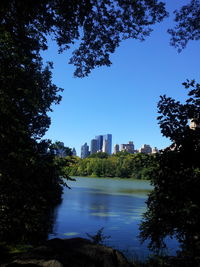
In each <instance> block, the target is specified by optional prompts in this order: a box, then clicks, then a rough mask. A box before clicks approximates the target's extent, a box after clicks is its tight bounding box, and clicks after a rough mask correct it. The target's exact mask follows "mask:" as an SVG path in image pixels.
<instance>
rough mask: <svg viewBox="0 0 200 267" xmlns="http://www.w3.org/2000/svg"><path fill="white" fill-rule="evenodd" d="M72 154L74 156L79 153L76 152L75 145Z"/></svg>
mask: <svg viewBox="0 0 200 267" xmlns="http://www.w3.org/2000/svg"><path fill="white" fill-rule="evenodd" d="M72 155H73V156H76V155H77V153H76V149H75V148H74V147H73V149H72Z"/></svg>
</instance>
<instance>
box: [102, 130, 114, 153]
mask: <svg viewBox="0 0 200 267" xmlns="http://www.w3.org/2000/svg"><path fill="white" fill-rule="evenodd" d="M103 148H104V149H103V150H105V151H103V152H106V153H108V154H109V155H111V153H112V134H105V135H103Z"/></svg>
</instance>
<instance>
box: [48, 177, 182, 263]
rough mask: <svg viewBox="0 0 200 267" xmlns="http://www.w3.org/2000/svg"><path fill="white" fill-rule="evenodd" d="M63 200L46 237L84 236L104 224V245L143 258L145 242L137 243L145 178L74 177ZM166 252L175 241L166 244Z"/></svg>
mask: <svg viewBox="0 0 200 267" xmlns="http://www.w3.org/2000/svg"><path fill="white" fill-rule="evenodd" d="M68 185H69V186H70V187H71V188H72V189H71V190H69V189H67V188H66V189H65V191H64V195H63V201H62V203H61V205H60V206H58V208H57V210H56V220H55V225H54V230H53V233H51V234H50V236H49V238H55V237H60V238H67V237H77V236H81V237H85V238H88V237H87V234H86V233H88V234H91V235H95V234H96V232H97V231H98V230H99V229H100V228H102V227H104V232H103V233H104V235H106V236H110V238H109V239H107V240H105V244H106V245H109V246H112V247H114V248H117V249H120V250H122V251H123V252H124V253H125V254H126V255H127V256H130V255H137V256H138V257H139V258H140V259H145V258H146V256H147V255H148V254H149V251H148V249H147V244H142V245H141V244H140V241H139V239H138V237H137V236H138V234H139V230H138V226H139V223H140V221H141V216H142V214H143V213H144V212H145V210H146V204H145V201H146V199H147V195H148V193H149V192H150V191H151V189H152V187H151V186H150V184H149V182H148V181H139V180H130V179H113V178H85V177H79V178H76V182H68ZM169 245H170V249H169V253H172V254H173V252H174V251H175V250H176V247H177V244H176V242H171V241H170V243H169Z"/></svg>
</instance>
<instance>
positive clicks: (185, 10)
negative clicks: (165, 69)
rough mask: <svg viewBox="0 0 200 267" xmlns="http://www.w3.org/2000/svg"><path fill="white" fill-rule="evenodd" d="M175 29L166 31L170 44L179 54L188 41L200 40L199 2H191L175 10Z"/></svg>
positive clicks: (194, 0)
mask: <svg viewBox="0 0 200 267" xmlns="http://www.w3.org/2000/svg"><path fill="white" fill-rule="evenodd" d="M174 13H175V23H176V24H175V27H174V28H173V29H170V30H168V32H169V33H170V34H171V44H172V45H173V46H175V47H176V48H177V49H178V51H179V52H180V51H181V50H182V49H184V48H185V47H186V46H187V44H188V42H189V41H190V40H199V39H200V1H199V0H191V1H189V2H188V3H187V4H186V5H184V6H182V7H181V9H180V10H175V11H174Z"/></svg>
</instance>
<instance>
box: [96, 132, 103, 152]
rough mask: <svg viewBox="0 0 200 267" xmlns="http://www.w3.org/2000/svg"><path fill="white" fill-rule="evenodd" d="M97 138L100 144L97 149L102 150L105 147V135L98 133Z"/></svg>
mask: <svg viewBox="0 0 200 267" xmlns="http://www.w3.org/2000/svg"><path fill="white" fill-rule="evenodd" d="M95 139H96V140H97V146H98V149H97V151H99V152H100V151H102V149H103V135H97V136H95Z"/></svg>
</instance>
